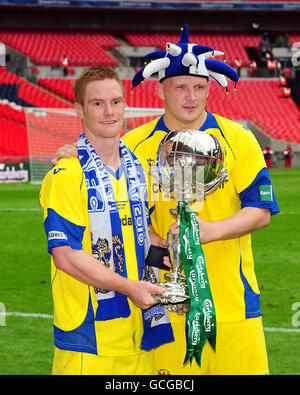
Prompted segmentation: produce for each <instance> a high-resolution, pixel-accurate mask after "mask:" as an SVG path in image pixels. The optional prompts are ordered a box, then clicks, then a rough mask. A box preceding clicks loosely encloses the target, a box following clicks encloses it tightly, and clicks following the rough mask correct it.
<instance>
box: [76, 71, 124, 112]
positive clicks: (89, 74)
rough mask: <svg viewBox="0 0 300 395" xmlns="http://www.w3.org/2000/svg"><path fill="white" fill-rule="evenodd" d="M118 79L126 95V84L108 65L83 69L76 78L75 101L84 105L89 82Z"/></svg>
mask: <svg viewBox="0 0 300 395" xmlns="http://www.w3.org/2000/svg"><path fill="white" fill-rule="evenodd" d="M106 79H109V80H116V81H117V82H118V83H119V84H120V87H121V89H122V94H123V97H124V86H123V83H122V81H121V79H120V77H119V74H118V73H117V72H116V71H115V70H114V69H112V68H111V67H107V66H101V65H97V66H91V67H88V68H87V69H85V70H83V71H82V72H81V73H80V75H79V76H78V77H77V78H76V79H75V81H74V85H73V91H74V96H75V102H76V103H79V104H81V105H83V104H84V103H83V98H84V94H85V88H86V86H87V84H88V83H89V82H91V81H103V80H106Z"/></svg>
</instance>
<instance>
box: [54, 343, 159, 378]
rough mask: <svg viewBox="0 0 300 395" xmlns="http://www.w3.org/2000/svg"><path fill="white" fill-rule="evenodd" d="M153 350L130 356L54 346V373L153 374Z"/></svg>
mask: <svg viewBox="0 0 300 395" xmlns="http://www.w3.org/2000/svg"><path fill="white" fill-rule="evenodd" d="M153 356H154V353H153V351H149V352H148V351H141V352H140V353H138V354H136V355H129V356H121V357H119V356H116V357H111V356H100V355H93V354H88V353H82V352H76V351H65V350H60V349H59V348H56V347H55V348H54V361H53V369H52V374H53V375H152V374H154V370H153V365H154V357H153Z"/></svg>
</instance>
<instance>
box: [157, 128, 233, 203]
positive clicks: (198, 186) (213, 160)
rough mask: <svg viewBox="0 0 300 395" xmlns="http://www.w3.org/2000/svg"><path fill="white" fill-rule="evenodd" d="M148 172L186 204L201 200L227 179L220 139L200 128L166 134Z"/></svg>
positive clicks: (164, 188) (172, 194)
mask: <svg viewBox="0 0 300 395" xmlns="http://www.w3.org/2000/svg"><path fill="white" fill-rule="evenodd" d="M150 173H151V175H152V176H153V177H154V178H155V179H156V181H157V182H158V183H159V185H160V186H161V187H162V189H163V190H164V191H165V192H167V193H169V194H170V196H171V197H172V198H173V199H174V200H176V201H178V202H180V201H184V202H187V203H189V204H191V203H192V202H193V201H196V200H204V198H205V196H206V195H208V194H211V193H213V192H214V191H215V190H216V189H217V188H218V187H219V186H220V185H221V184H223V183H224V182H225V181H226V180H227V173H226V169H224V153H223V149H222V146H221V144H220V142H219V140H218V139H217V138H216V137H215V136H213V135H211V134H209V133H206V132H201V131H199V130H180V131H177V130H172V131H171V132H170V133H168V134H167V135H166V136H165V137H164V139H163V140H162V141H161V143H160V145H159V147H158V151H157V157H156V162H155V163H154V164H153V165H152V167H151V170H150Z"/></svg>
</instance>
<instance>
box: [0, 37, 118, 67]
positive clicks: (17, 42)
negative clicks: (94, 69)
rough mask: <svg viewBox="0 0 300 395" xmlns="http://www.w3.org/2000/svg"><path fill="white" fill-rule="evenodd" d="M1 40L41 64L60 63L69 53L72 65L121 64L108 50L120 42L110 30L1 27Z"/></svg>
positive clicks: (54, 64) (55, 64)
mask: <svg viewBox="0 0 300 395" xmlns="http://www.w3.org/2000/svg"><path fill="white" fill-rule="evenodd" d="M0 42H3V43H4V44H6V45H9V46H10V47H12V48H13V49H15V50H16V51H19V52H21V53H23V54H24V55H26V56H28V57H29V58H30V59H31V60H32V61H33V62H34V63H35V64H38V65H43V66H58V65H60V62H61V60H62V57H63V56H64V55H66V56H67V57H68V60H69V64H70V66H90V65H93V64H95V63H99V62H101V64H103V65H105V66H118V62H117V61H116V59H114V58H113V57H112V56H111V55H110V54H109V53H108V52H106V50H109V49H112V48H114V47H116V46H118V45H119V43H118V42H117V41H116V40H115V39H114V38H113V37H112V36H111V35H110V34H108V33H103V32H100V33H98V32H97V33H95V32H69V31H68V32H61V31H59V32H57V31H43V32H40V31H22V30H9V31H8V30H0Z"/></svg>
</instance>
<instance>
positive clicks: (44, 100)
mask: <svg viewBox="0 0 300 395" xmlns="http://www.w3.org/2000/svg"><path fill="white" fill-rule="evenodd" d="M0 99H6V100H8V101H9V102H12V103H16V104H19V105H21V106H24V107H31V106H35V107H55V108H57V107H63V108H65V107H70V106H71V105H70V103H67V102H66V101H64V100H61V99H59V98H58V97H56V96H55V95H53V94H52V93H51V92H49V91H48V92H47V91H45V90H43V89H41V88H39V87H38V86H36V85H34V84H32V83H30V82H28V81H26V80H25V79H23V78H21V77H19V76H17V75H16V74H14V73H12V72H10V71H8V70H7V69H6V68H5V67H1V68H0Z"/></svg>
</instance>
